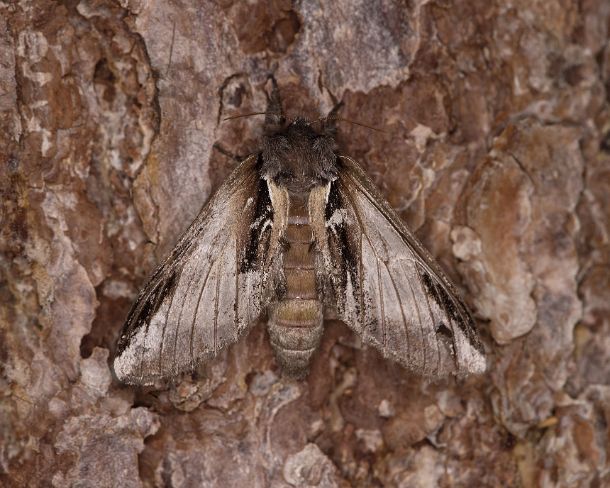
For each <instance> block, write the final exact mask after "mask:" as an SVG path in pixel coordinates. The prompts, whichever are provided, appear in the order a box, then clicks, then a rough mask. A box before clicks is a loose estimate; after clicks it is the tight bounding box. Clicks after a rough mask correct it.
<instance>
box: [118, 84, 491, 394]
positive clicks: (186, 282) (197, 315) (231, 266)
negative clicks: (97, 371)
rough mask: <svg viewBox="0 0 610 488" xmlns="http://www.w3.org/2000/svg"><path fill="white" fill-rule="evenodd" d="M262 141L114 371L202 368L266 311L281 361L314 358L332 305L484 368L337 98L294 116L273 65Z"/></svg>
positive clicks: (180, 251)
mask: <svg viewBox="0 0 610 488" xmlns="http://www.w3.org/2000/svg"><path fill="white" fill-rule="evenodd" d="M271 79H272V89H271V93H270V95H268V107H267V111H266V112H265V114H266V115H265V124H264V137H263V139H262V144H261V150H260V152H257V153H255V154H252V155H251V156H249V157H247V158H246V159H245V160H244V161H243V162H242V163H241V164H240V165H239V166H238V167H237V168H236V169H235V170H234V171H233V173H232V174H231V175H230V176H229V178H228V179H227V180H226V181H225V182H224V183H223V184H222V186H221V187H220V188H219V189H218V191H217V192H216V193H215V195H214V196H213V197H212V198H211V199H210V200H209V202H208V203H207V204H206V205H205V206H204V207H203V209H202V210H201V212H200V213H199V215H198V217H197V218H196V219H195V221H194V222H193V223H192V224H191V226H190V227H189V228H188V229H187V230H186V232H185V233H184V234H183V235H182V237H181V238H180V239H179V241H178V243H177V245H176V247H175V248H174V249H173V251H172V252H171V253H170V255H169V256H168V257H167V258H166V259H165V261H164V262H163V263H162V264H161V266H159V268H158V269H157V270H156V271H155V272H154V273H153V275H152V277H151V278H150V280H149V282H148V283H147V284H146V286H145V287H144V288H143V289H142V291H141V292H140V294H139V296H138V298H137V300H136V302H135V304H134V305H133V307H132V309H131V311H130V313H129V316H128V318H127V321H126V323H125V325H124V328H123V331H122V333H121V335H120V338H119V341H118V344H117V354H116V357H115V359H114V371H115V373H116V375H117V377H118V379H119V380H121V381H123V382H125V383H131V384H140V385H145V384H151V383H153V382H154V381H155V380H159V379H168V378H171V377H174V376H176V375H178V374H180V373H183V372H186V371H189V370H193V369H194V368H196V367H197V366H198V365H199V364H200V363H202V362H203V361H206V360H209V359H210V358H212V357H214V356H216V355H217V354H218V353H219V352H220V351H222V350H223V349H225V348H226V347H228V346H229V345H231V344H233V343H235V342H236V341H238V340H239V339H240V337H242V336H244V335H245V334H246V333H247V332H248V330H249V329H250V328H251V326H252V325H253V324H255V323H256V322H257V321H258V319H259V318H260V317H261V316H265V315H266V316H267V319H268V320H267V328H268V332H269V339H270V342H271V345H272V347H273V350H274V352H275V356H276V359H277V362H278V364H279V365H280V367H281V369H282V371H283V372H284V373H285V374H286V375H288V376H290V377H294V378H303V377H304V376H305V375H306V374H307V372H308V365H309V362H310V360H311V358H312V356H313V355H314V353H315V351H316V348H317V347H318V344H319V343H320V339H321V337H322V333H323V330H324V322H323V319H324V316H325V315H326V316H329V315H332V316H334V317H335V318H338V319H340V320H342V321H343V322H344V323H345V324H347V326H348V327H349V328H350V329H351V330H352V331H354V332H355V333H356V334H357V335H358V336H360V338H361V339H362V341H363V343H365V344H366V345H370V346H373V347H374V348H376V349H377V350H378V351H380V352H381V354H382V355H383V356H384V357H385V358H388V359H390V360H393V361H396V362H397V363H399V364H400V365H402V366H403V367H405V368H406V369H408V370H411V371H413V372H416V373H419V374H420V375H423V376H427V377H432V378H440V377H445V376H448V375H451V374H455V375H459V376H463V375H466V374H469V373H481V372H483V371H484V370H485V364H486V363H485V357H484V353H483V348H482V346H481V343H480V342H479V339H478V337H477V333H476V330H475V328H474V323H473V320H472V318H471V316H470V314H469V312H468V310H467V308H466V306H465V304H464V302H463V301H462V300H461V298H460V297H459V295H458V293H457V291H456V288H455V286H454V285H453V284H452V283H451V282H450V281H449V279H448V278H447V276H446V275H445V274H444V273H443V271H442V270H441V269H440V267H439V266H438V265H437V264H436V263H435V261H434V260H433V259H432V257H431V256H430V254H429V253H428V252H427V251H426V250H425V249H424V248H423V246H422V245H421V244H420V243H419V241H418V240H417V239H416V238H415V237H414V235H413V233H412V232H410V231H409V230H408V229H407V227H406V226H405V225H404V224H403V223H402V221H401V220H400V218H399V217H398V215H397V214H396V212H395V211H394V210H393V209H392V208H391V207H390V205H389V204H388V203H387V202H386V201H385V199H384V198H383V197H382V196H381V194H380V193H379V191H378V190H377V189H376V188H375V186H374V185H373V183H372V182H371V180H370V179H369V177H368V176H367V175H366V174H365V173H364V171H363V170H362V169H361V168H360V166H359V165H358V164H357V163H356V162H355V161H354V160H353V159H351V158H349V157H348V156H345V155H342V154H340V153H339V152H338V149H337V144H336V142H335V135H336V117H335V113H334V112H335V111H336V110H333V112H331V114H329V116H328V117H326V118H325V119H323V120H322V121H321V123H320V126H319V128H318V130H316V129H315V128H314V125H315V124H314V123H311V122H308V121H306V120H305V119H302V118H296V119H294V120H292V121H287V120H286V118H285V116H284V114H283V110H282V105H281V101H280V95H279V91H278V87H277V84H276V82H275V80H274V79H273V78H271Z"/></svg>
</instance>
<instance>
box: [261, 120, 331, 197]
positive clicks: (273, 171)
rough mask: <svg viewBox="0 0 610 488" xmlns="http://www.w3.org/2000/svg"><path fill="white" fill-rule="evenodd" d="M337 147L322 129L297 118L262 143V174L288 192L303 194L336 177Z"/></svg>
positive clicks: (267, 136)
mask: <svg viewBox="0 0 610 488" xmlns="http://www.w3.org/2000/svg"><path fill="white" fill-rule="evenodd" d="M336 150H337V144H336V142H335V138H334V134H333V132H332V131H329V130H326V129H325V126H324V125H322V127H321V128H320V129H319V130H317V129H316V128H315V127H314V124H312V123H311V122H309V121H307V120H306V119H303V118H300V117H299V118H296V119H294V120H291V121H288V122H286V123H285V124H283V125H279V124H278V125H276V126H275V130H274V131H269V132H268V133H267V134H266V135H265V137H264V140H263V148H262V153H261V157H262V171H263V174H264V176H265V177H267V178H271V179H273V180H274V181H275V182H276V183H277V184H278V185H283V186H285V187H286V188H287V189H288V190H289V191H291V192H294V193H302V192H306V191H309V190H310V189H311V188H312V187H314V186H316V185H321V184H325V183H327V182H328V181H332V180H334V179H335V178H336V177H337V171H338V167H337V155H336Z"/></svg>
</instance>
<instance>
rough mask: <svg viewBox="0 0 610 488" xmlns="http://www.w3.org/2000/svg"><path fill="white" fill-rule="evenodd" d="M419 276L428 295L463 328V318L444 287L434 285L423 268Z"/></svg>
mask: <svg viewBox="0 0 610 488" xmlns="http://www.w3.org/2000/svg"><path fill="white" fill-rule="evenodd" d="M421 277H422V282H423V283H424V285H425V287H426V291H427V292H428V295H429V296H431V297H432V298H433V299H434V301H435V302H436V303H437V305H438V306H439V307H441V309H442V310H444V311H445V312H447V315H449V317H451V319H453V320H455V321H456V322H457V323H458V324H459V326H460V329H462V330H463V329H464V324H463V320H462V319H461V317H460V316H459V315H458V311H457V309H456V308H455V305H454V304H453V302H452V301H451V298H449V295H448V294H447V292H446V291H445V289H444V288H443V287H442V286H435V284H434V282H433V281H432V278H431V277H430V275H429V274H428V273H427V272H426V271H425V270H422V273H421Z"/></svg>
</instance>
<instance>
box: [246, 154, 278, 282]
mask: <svg viewBox="0 0 610 488" xmlns="http://www.w3.org/2000/svg"><path fill="white" fill-rule="evenodd" d="M259 158H260V156H259ZM250 220H251V221H252V222H253V224H252V226H251V227H250V229H249V234H248V238H247V241H246V242H247V243H246V249H245V252H244V253H243V257H242V259H241V262H240V265H239V272H240V273H247V272H248V271H252V270H255V269H259V266H260V265H261V263H260V258H261V257H265V256H267V253H268V250H269V244H270V239H271V227H270V225H267V224H270V223H272V222H273V205H272V204H271V195H269V188H268V186H267V182H266V181H265V180H264V179H263V178H259V180H258V187H257V190H256V207H255V209H254V215H253V216H252V219H250ZM261 246H262V248H261ZM260 251H262V252H260Z"/></svg>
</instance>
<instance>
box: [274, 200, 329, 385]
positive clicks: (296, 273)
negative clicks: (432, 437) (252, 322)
mask: <svg viewBox="0 0 610 488" xmlns="http://www.w3.org/2000/svg"><path fill="white" fill-rule="evenodd" d="M289 208H290V211H289V217H288V223H287V226H286V230H285V234H284V239H285V241H286V251H285V252H284V255H283V261H284V277H285V280H286V281H285V285H286V288H285V294H284V295H283V297H282V300H281V301H280V302H278V303H276V304H274V305H272V306H271V307H270V310H269V322H268V328H269V336H270V339H271V345H272V346H273V348H274V350H275V354H276V357H277V360H278V362H279V363H280V366H281V367H282V369H283V370H284V371H285V372H287V373H288V374H290V375H292V376H296V377H300V376H303V375H305V374H306V373H307V368H308V365H309V361H310V359H311V356H312V355H313V354H314V352H315V350H316V348H317V347H318V344H319V343H320V338H321V336H322V319H323V315H322V304H321V302H320V301H319V299H318V292H317V286H316V274H315V267H314V254H313V251H312V249H311V242H312V231H311V227H310V225H309V213H308V210H307V198H306V197H304V198H298V197H294V196H291V198H290V207H289Z"/></svg>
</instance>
